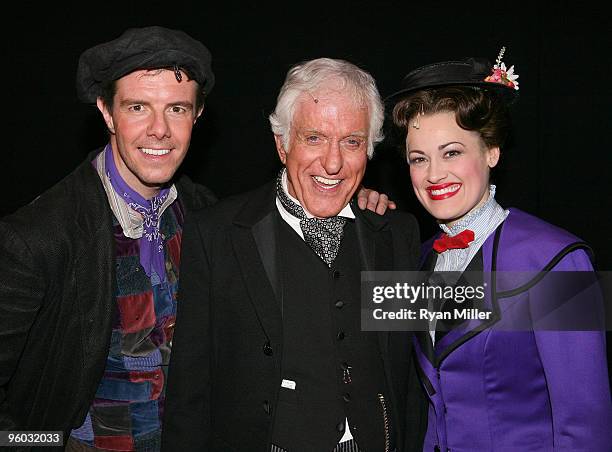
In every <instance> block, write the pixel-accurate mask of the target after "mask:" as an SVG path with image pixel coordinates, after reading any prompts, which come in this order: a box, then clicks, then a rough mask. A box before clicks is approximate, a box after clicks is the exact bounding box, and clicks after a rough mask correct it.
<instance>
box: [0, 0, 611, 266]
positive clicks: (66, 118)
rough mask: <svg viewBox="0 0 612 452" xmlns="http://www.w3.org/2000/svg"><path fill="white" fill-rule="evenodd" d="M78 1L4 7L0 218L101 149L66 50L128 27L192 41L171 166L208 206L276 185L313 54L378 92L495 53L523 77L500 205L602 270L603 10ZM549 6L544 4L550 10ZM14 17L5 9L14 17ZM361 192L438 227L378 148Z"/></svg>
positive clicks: (101, 134) (607, 78) (499, 179)
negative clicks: (211, 200) (191, 122)
mask: <svg viewBox="0 0 612 452" xmlns="http://www.w3.org/2000/svg"><path fill="white" fill-rule="evenodd" d="M541 3H543V2H531V6H527V7H526V6H525V4H524V3H522V2H486V3H485V2H478V3H474V2H453V3H452V4H449V5H444V4H443V3H442V2H418V3H417V2H410V1H401V2H399V1H398V2H391V1H388V2H384V1H374V0H370V1H359V0H353V1H337V2H333V1H328V2H291V3H289V2H284V3H280V2H279V3H274V2H231V1H218V2H214V3H213V2H205V1H198V2H195V1H194V2H190V1H175V2H168V1H166V2H163V3H162V2H158V3H156V2H152V1H149V2H130V1H124V2H121V3H113V2H79V3H74V4H70V3H61V2H48V3H47V4H46V5H41V4H40V3H39V2H27V1H23V2H20V3H19V4H13V5H12V7H11V8H12V9H14V10H15V12H12V13H7V12H6V11H5V12H4V14H3V15H4V23H3V27H2V28H3V29H2V34H3V42H4V46H5V51H4V54H5V60H4V67H5V71H4V74H5V82H4V86H5V91H4V93H3V94H5V95H8V99H7V100H8V101H7V102H5V110H4V114H3V116H4V118H5V119H4V120H3V123H4V128H3V130H4V137H5V138H8V140H7V146H6V148H5V149H4V152H3V156H4V164H3V166H2V169H3V174H5V176H6V177H8V179H5V184H4V194H3V196H2V197H0V199H1V201H0V216H1V215H4V214H7V213H10V212H12V211H14V210H15V209H17V208H18V207H20V206H22V205H24V204H26V203H28V202H29V201H31V200H32V199H33V198H35V197H36V196H37V195H38V194H39V193H41V192H42V191H44V190H45V189H47V188H49V187H50V186H51V185H53V184H54V183H56V182H57V181H59V180H60V179H61V178H63V177H64V176H65V175H66V174H68V173H69V172H70V171H71V170H72V169H73V168H74V167H75V166H77V165H78V164H79V163H80V162H81V161H82V160H83V158H84V157H85V155H86V154H87V153H88V152H89V151H90V150H92V149H94V148H96V147H98V146H102V145H104V144H105V142H106V132H105V129H104V126H103V122H102V120H101V117H100V116H99V114H98V112H97V110H96V109H95V108H94V107H89V106H85V105H81V104H79V102H78V100H77V98H76V94H75V88H74V84H75V83H74V75H75V71H76V66H77V61H78V56H79V55H80V53H81V52H82V51H83V50H85V49H86V48H88V47H90V46H93V45H95V44H98V43H100V42H103V41H108V40H110V39H113V38H115V37H117V36H118V35H119V34H120V33H121V32H122V31H123V30H124V29H125V28H128V27H132V26H145V25H164V26H167V27H171V28H180V29H183V30H184V31H186V32H188V33H189V34H191V35H192V36H193V37H195V38H197V39H200V40H201V41H203V42H204V43H205V44H206V45H207V47H208V48H209V49H210V50H211V52H212V54H213V69H214V71H215V74H216V76H217V84H216V86H215V88H214V90H213V92H212V94H211V95H210V96H209V98H208V100H207V106H206V109H205V112H204V117H203V120H200V121H198V123H197V125H196V127H195V129H194V136H193V140H192V145H191V151H190V153H189V155H188V157H187V159H186V161H185V164H184V166H183V170H184V171H185V172H186V173H187V174H188V175H190V176H191V177H192V179H194V180H195V181H196V182H200V183H203V184H205V185H207V186H208V187H209V188H211V189H212V190H213V191H215V192H216V193H217V194H218V195H219V196H220V197H223V196H227V195H229V194H233V193H238V192H241V191H244V190H247V189H250V188H253V187H255V186H258V185H260V184H261V183H263V182H265V181H267V180H268V179H270V178H271V177H274V175H275V174H276V171H277V169H278V168H279V163H278V158H277V156H276V152H275V149H274V144H273V139H272V134H271V132H270V129H269V124H268V121H267V116H268V115H269V114H270V112H271V111H272V109H273V107H274V104H275V100H276V96H277V94H278V90H279V88H280V86H281V84H282V82H283V80H284V77H285V74H286V72H287V70H288V69H289V67H290V66H291V65H293V64H294V63H296V62H299V61H301V60H304V59H311V58H316V57H321V56H328V57H334V58H343V59H347V60H349V61H351V62H353V63H356V64H357V65H359V66H361V67H363V68H364V69H366V70H368V71H369V72H371V73H372V74H373V75H374V77H375V78H376V79H377V81H378V87H379V90H380V91H381V94H382V95H383V96H386V95H388V94H390V93H392V92H393V91H394V90H395V89H396V88H397V87H398V86H399V82H400V80H401V78H402V77H403V75H404V74H406V73H407V72H408V71H410V70H411V69H413V68H415V67H417V66H420V65H423V64H427V63H430V62H434V61H440V60H451V59H459V58H464V57H468V56H484V57H487V58H489V59H490V60H491V61H492V62H493V61H494V60H495V58H496V56H497V54H498V52H499V49H500V48H501V46H506V48H507V50H506V54H505V57H504V61H505V62H506V64H507V65H508V66H509V65H512V64H514V65H515V70H516V72H517V73H518V74H519V75H520V78H519V85H520V100H519V102H518V103H517V104H516V105H515V107H514V123H515V134H514V136H513V139H512V141H511V143H510V145H509V146H508V147H507V149H505V151H504V152H503V154H502V163H501V165H500V167H499V169H498V171H497V174H496V176H495V177H496V183H497V186H498V192H497V193H498V195H497V198H498V200H499V201H500V203H501V204H502V206H504V207H510V206H514V207H518V208H521V209H523V210H526V211H528V212H530V213H533V214H535V215H538V216H540V217H541V218H543V219H545V220H547V221H549V222H552V223H554V224H557V225H559V226H561V227H564V228H566V229H568V230H570V231H572V232H573V233H574V234H576V235H578V236H579V237H581V238H583V239H584V240H586V241H587V242H589V243H590V244H591V245H592V247H593V248H594V250H595V255H596V266H597V268H598V269H600V270H612V239H611V238H610V234H609V233H608V229H610V225H609V222H610V219H611V218H610V217H611V215H610V207H612V206H611V203H610V197H611V195H612V190H611V188H610V181H609V172H610V168H611V163H612V159H611V158H610V155H611V154H612V152H611V149H610V147H611V146H610V138H609V132H610V129H611V126H612V123H611V121H610V119H611V115H610V105H611V102H610V101H611V100H612V99H611V98H612V96H611V89H610V86H611V85H612V77H611V70H610V69H611V68H610V58H609V54H608V52H609V48H610V45H609V36H610V26H609V22H608V15H607V14H605V13H604V12H603V10H599V9H597V8H594V7H593V6H592V5H591V4H590V3H588V2H579V1H578V2H576V1H573V2H569V1H559V2H555V3H554V6H551V7H550V8H547V7H545V6H543V5H542V4H541ZM551 4H552V3H551ZM15 8H16V9H15ZM365 182H366V185H367V186H369V187H373V188H376V189H378V190H380V191H383V192H385V193H388V194H389V195H390V197H391V198H392V199H394V200H396V201H397V202H398V204H399V207H400V208H401V209H405V210H409V211H412V212H414V213H415V214H416V215H417V217H418V218H419V220H420V223H421V229H422V236H423V238H427V237H428V236H429V235H431V234H432V233H433V232H434V230H435V224H434V223H433V222H432V220H431V219H429V218H428V216H427V215H425V214H424V213H423V211H422V209H421V208H420V206H419V205H418V203H417V202H416V200H415V198H414V196H413V194H412V189H411V186H410V182H409V177H408V171H407V168H406V164H405V162H404V161H403V160H402V159H401V158H399V157H398V156H397V155H396V154H395V153H394V152H393V151H392V149H391V148H390V146H389V145H388V144H386V143H385V144H383V145H382V146H380V148H379V150H378V154H377V156H376V157H375V158H374V159H373V161H372V162H371V163H370V165H369V168H368V171H367V173H366V181H365Z"/></svg>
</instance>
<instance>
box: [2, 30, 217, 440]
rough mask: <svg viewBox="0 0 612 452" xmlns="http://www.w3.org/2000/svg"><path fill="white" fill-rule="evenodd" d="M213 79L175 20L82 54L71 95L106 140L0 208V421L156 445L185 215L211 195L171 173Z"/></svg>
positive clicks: (68, 435) (207, 61)
mask: <svg viewBox="0 0 612 452" xmlns="http://www.w3.org/2000/svg"><path fill="white" fill-rule="evenodd" d="M213 83H214V76H213V73H212V71H211V56H210V53H209V51H208V50H207V49H206V47H204V45H202V43H200V42H198V41H196V40H195V39H193V38H191V37H190V36H188V35H187V34H185V33H184V32H182V31H178V30H170V29H166V28H162V27H146V28H133V29H129V30H127V31H126V32H125V33H123V34H122V35H121V36H120V37H119V38H117V39H115V40H113V41H110V42H107V43H104V44H100V45H98V46H95V47H93V48H90V49H88V50H86V51H85V52H84V53H83V54H82V55H81V58H80V61H79V66H78V73H77V90H78V94H79V97H80V98H81V100H83V101H84V102H87V103H93V104H96V105H97V107H98V109H99V110H100V112H101V113H102V115H103V117H104V121H105V123H106V125H107V128H108V131H109V143H108V144H107V145H106V146H105V147H104V148H102V149H98V150H96V151H94V152H92V153H91V154H90V155H89V156H88V157H87V159H86V160H85V162H84V163H83V164H81V165H80V166H79V167H78V168H77V169H76V170H75V171H74V172H73V173H72V174H70V175H69V176H67V177H66V178H65V179H64V180H62V181H61V182H59V183H58V184H57V185H56V186H54V187H53V188H51V189H50V190H48V191H47V192H45V193H43V194H42V195H41V196H40V197H39V198H37V199H36V200H35V201H34V202H32V203H31V204H30V205H28V206H26V207H24V208H22V209H20V210H18V211H17V212H16V213H14V214H13V215H11V216H8V217H5V218H3V219H2V220H1V221H0V237H1V238H0V256H2V257H1V259H0V343H1V344H2V345H1V346H0V431H1V430H22V431H23V430H28V431H33V430H39V431H62V432H63V435H64V444H65V445H66V449H67V450H124V451H127V450H147V451H154V450H158V449H159V441H160V430H161V421H160V419H161V417H162V414H163V402H164V394H165V380H166V376H165V369H166V366H167V364H168V361H169V354H170V346H171V341H172V334H173V328H174V319H175V312H176V290H177V282H178V276H179V270H178V269H179V256H180V243H181V235H182V224H183V218H184V215H185V214H186V212H188V211H190V210H192V209H194V208H198V207H201V206H205V205H208V204H211V203H212V202H214V201H215V197H214V196H213V194H212V193H211V192H210V191H208V190H207V189H205V188H204V187H202V186H198V185H195V184H193V183H192V182H190V181H189V179H187V178H186V177H180V178H178V179H175V178H174V174H175V172H176V170H177V168H178V167H179V165H180V164H181V162H182V161H183V158H184V157H185V154H186V152H187V149H188V147H189V142H190V138H191V131H192V127H193V125H194V123H195V121H196V120H197V118H198V117H199V116H200V114H201V113H202V110H203V101H204V97H205V96H206V95H207V94H208V93H209V92H210V90H211V89H212V87H213Z"/></svg>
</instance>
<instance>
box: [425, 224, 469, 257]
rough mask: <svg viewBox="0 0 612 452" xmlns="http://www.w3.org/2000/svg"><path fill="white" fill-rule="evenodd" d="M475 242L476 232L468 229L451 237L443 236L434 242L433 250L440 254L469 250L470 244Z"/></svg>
mask: <svg viewBox="0 0 612 452" xmlns="http://www.w3.org/2000/svg"><path fill="white" fill-rule="evenodd" d="M473 241H474V231H470V230H469V229H466V230H464V231H462V232H460V233H459V234H457V235H454V236H452V237H450V236H449V235H448V234H442V236H441V237H440V238H439V239H436V240H434V243H433V249H434V250H435V251H437V252H438V253H443V252H444V251H446V250H450V249H457V248H467V247H468V245H469V244H470V242H473Z"/></svg>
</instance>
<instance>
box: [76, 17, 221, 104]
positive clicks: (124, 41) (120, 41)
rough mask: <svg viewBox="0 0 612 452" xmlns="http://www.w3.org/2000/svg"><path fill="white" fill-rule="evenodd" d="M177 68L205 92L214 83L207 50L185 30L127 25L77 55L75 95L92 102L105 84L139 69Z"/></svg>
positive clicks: (207, 91)
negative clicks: (123, 30) (78, 56)
mask: <svg viewBox="0 0 612 452" xmlns="http://www.w3.org/2000/svg"><path fill="white" fill-rule="evenodd" d="M172 67H178V68H180V69H182V70H183V71H184V72H185V73H186V74H187V75H188V76H189V78H190V79H192V80H195V81H196V82H198V83H199V84H200V86H201V87H202V88H203V90H204V92H205V93H206V95H208V94H209V93H210V91H211V89H212V87H213V85H214V83H215V76H214V74H213V72H212V69H211V55H210V52H209V51H208V49H207V48H206V47H205V46H204V45H203V44H202V43H201V42H200V41H197V40H195V39H193V38H192V37H191V36H189V35H188V34H187V33H185V32H183V31H180V30H171V29H168V28H164V27H158V26H152V27H144V28H130V29H128V30H126V31H125V32H124V33H123V34H122V35H121V36H119V37H118V38H117V39H114V40H112V41H109V42H105V43H103V44H99V45H97V46H94V47H92V48H90V49H87V50H86V51H84V52H83V53H82V54H81V57H80V58H79V66H78V69H77V80H76V82H77V83H76V85H77V94H78V96H79V99H80V100H81V101H83V102H85V103H95V102H96V99H97V97H98V96H100V95H101V94H102V89H101V88H102V86H103V85H104V84H105V83H108V82H112V81H114V80H117V79H119V78H121V77H123V76H124V75H127V74H129V73H130V72H134V71H136V70H140V69H159V68H172Z"/></svg>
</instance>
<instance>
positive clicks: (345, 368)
mask: <svg viewBox="0 0 612 452" xmlns="http://www.w3.org/2000/svg"><path fill="white" fill-rule="evenodd" d="M340 367H342V370H349V369H350V368H351V366H349V365H348V363H347V362H346V361H344V362H342V363H340Z"/></svg>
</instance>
